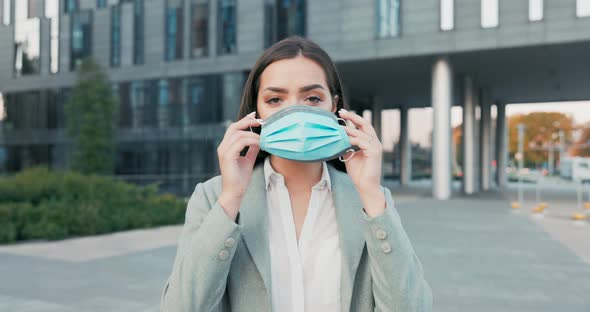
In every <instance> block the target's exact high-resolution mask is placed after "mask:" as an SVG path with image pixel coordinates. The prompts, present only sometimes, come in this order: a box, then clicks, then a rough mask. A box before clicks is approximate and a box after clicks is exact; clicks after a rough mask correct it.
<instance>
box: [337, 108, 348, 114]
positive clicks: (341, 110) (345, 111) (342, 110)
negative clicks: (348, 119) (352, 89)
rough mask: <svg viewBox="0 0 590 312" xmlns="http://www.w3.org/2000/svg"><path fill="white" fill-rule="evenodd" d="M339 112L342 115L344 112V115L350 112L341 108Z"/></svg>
mask: <svg viewBox="0 0 590 312" xmlns="http://www.w3.org/2000/svg"><path fill="white" fill-rule="evenodd" d="M338 112H341V113H342V112H344V113H348V111H347V110H345V109H344V108H341V109H340V110H339V111H338Z"/></svg>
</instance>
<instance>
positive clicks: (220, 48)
mask: <svg viewBox="0 0 590 312" xmlns="http://www.w3.org/2000/svg"><path fill="white" fill-rule="evenodd" d="M218 6H219V9H218V16H217V21H218V32H217V33H218V36H219V37H218V38H217V53H218V54H232V53H236V52H237V45H236V27H237V21H236V0H220V1H219V3H218Z"/></svg>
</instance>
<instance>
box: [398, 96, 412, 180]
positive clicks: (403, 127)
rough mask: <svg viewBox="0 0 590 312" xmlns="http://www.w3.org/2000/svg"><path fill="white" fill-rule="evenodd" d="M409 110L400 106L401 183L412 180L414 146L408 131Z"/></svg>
mask: <svg viewBox="0 0 590 312" xmlns="http://www.w3.org/2000/svg"><path fill="white" fill-rule="evenodd" d="M408 111H409V109H408V108H407V107H405V106H403V107H401V108H400V132H399V147H400V184H401V185H408V184H409V183H410V181H411V180H412V146H411V144H410V132H409V131H408V130H409V129H408Z"/></svg>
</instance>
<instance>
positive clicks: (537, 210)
mask: <svg viewBox="0 0 590 312" xmlns="http://www.w3.org/2000/svg"><path fill="white" fill-rule="evenodd" d="M543 211H545V207H544V206H543V205H541V204H539V205H537V206H536V207H535V208H533V213H543Z"/></svg>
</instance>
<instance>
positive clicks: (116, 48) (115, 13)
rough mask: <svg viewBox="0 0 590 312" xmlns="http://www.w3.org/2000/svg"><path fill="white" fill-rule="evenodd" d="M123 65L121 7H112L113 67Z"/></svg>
mask: <svg viewBox="0 0 590 312" xmlns="http://www.w3.org/2000/svg"><path fill="white" fill-rule="evenodd" d="M120 65H121V7H120V6H118V5H115V6H113V7H111V66H112V67H118V66H120Z"/></svg>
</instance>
